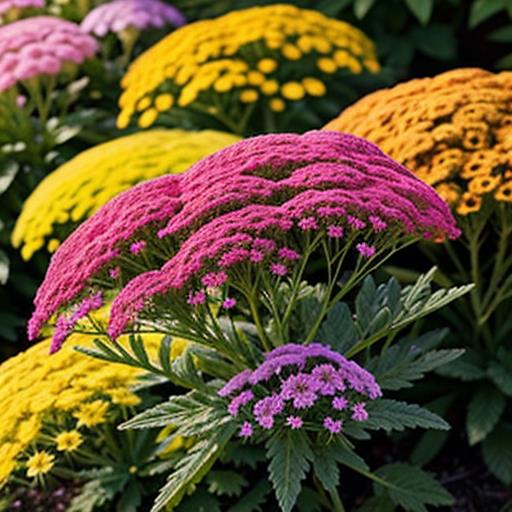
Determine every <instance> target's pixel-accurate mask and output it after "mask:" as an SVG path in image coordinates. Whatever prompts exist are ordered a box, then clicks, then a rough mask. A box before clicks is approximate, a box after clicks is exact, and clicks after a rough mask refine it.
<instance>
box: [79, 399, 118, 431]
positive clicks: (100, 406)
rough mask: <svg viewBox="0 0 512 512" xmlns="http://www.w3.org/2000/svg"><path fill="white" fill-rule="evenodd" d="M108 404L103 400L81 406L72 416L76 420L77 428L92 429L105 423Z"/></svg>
mask: <svg viewBox="0 0 512 512" xmlns="http://www.w3.org/2000/svg"><path fill="white" fill-rule="evenodd" d="M108 408H109V404H108V402H105V401H104V400H94V401H93V402H90V403H87V404H82V405H81V406H80V407H79V408H78V411H76V412H74V413H73V416H74V417H75V418H76V419H77V420H78V426H79V427H81V426H85V427H94V426H95V425H99V424H101V423H105V422H106V421H107V412H108Z"/></svg>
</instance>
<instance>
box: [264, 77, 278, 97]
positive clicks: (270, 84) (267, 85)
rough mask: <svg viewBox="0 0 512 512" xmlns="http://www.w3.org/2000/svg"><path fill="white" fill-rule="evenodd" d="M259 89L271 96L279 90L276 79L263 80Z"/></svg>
mask: <svg viewBox="0 0 512 512" xmlns="http://www.w3.org/2000/svg"><path fill="white" fill-rule="evenodd" d="M260 89H261V92H262V93H263V94H265V95H266V96H271V95H272V94H275V93H276V92H277V91H278V90H279V83H278V82H277V80H265V82H263V83H262V84H261V87H260Z"/></svg>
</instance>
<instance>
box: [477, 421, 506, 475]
mask: <svg viewBox="0 0 512 512" xmlns="http://www.w3.org/2000/svg"><path fill="white" fill-rule="evenodd" d="M482 454H483V456H484V461H485V463H486V464H487V467H488V468H489V470H490V471H491V472H492V473H493V474H494V475H495V476H496V477H497V478H499V479H500V480H501V481H502V482H503V483H504V484H506V485H510V484H511V483H512V428H511V427H510V425H502V426H500V427H499V428H497V429H496V430H495V431H494V432H493V433H492V434H490V435H489V436H487V438H486V439H485V441H484V442H483V443H482Z"/></svg>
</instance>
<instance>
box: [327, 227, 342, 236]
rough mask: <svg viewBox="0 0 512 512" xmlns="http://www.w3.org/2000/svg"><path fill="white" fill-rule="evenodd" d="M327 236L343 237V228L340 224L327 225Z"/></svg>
mask: <svg viewBox="0 0 512 512" xmlns="http://www.w3.org/2000/svg"><path fill="white" fill-rule="evenodd" d="M327 236H328V237H330V238H343V228H342V227H341V226H334V225H331V226H328V227H327Z"/></svg>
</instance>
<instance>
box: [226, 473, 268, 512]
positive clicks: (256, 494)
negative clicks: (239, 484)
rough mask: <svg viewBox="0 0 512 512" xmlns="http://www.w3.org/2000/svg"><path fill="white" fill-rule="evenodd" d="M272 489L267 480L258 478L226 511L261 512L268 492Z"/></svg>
mask: <svg viewBox="0 0 512 512" xmlns="http://www.w3.org/2000/svg"><path fill="white" fill-rule="evenodd" d="M271 490H272V488H271V487H270V484H269V483H268V480H260V481H259V482H258V483H257V484H256V485H255V486H254V487H253V488H252V489H251V490H250V491H249V492H248V493H247V494H246V495H245V496H244V497H243V498H242V499H241V500H240V501H239V502H238V503H237V504H235V505H233V506H232V507H231V508H229V509H228V512H262V508H261V505H263V503H265V500H266V498H267V495H268V493H269V492H270V491H271Z"/></svg>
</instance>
